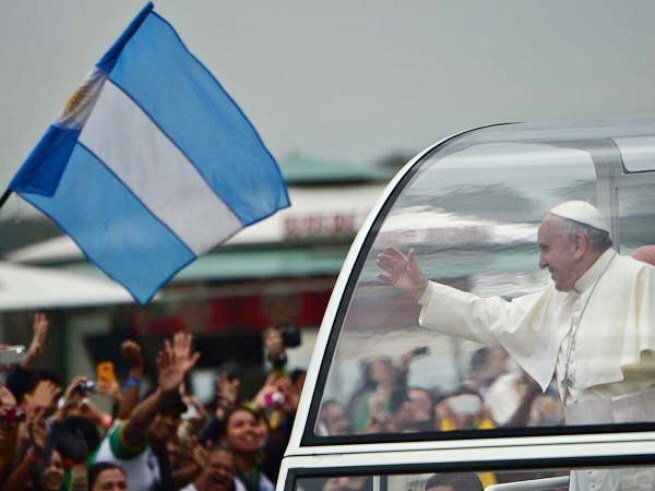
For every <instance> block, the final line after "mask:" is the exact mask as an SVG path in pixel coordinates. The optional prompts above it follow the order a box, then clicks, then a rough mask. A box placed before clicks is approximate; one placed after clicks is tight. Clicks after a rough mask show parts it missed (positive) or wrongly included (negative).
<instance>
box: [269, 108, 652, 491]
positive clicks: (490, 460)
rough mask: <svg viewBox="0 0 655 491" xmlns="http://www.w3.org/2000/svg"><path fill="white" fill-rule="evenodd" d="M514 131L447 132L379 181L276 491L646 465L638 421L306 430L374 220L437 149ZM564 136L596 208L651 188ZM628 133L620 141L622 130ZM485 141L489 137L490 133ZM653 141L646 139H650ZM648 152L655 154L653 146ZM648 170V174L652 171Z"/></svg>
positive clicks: (647, 442) (610, 151)
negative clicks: (585, 161) (347, 481)
mask: <svg viewBox="0 0 655 491" xmlns="http://www.w3.org/2000/svg"><path fill="white" fill-rule="evenodd" d="M628 123H630V124H632V123H634V120H629V121H628ZM638 123H639V124H644V126H645V127H648V128H651V127H652V128H653V130H654V131H653V133H652V134H653V135H655V119H652V120H649V119H644V120H639V121H638ZM608 125H609V126H610V127H616V128H620V127H621V123H620V122H617V121H613V122H610V123H608ZM513 128H516V129H517V130H522V131H526V132H527V133H529V132H530V131H532V127H531V126H530V125H522V124H519V125H516V126H515V125H513V124H512V125H509V126H508V125H504V124H503V125H492V126H487V127H484V128H478V129H475V130H471V131H467V132H463V133H459V134H456V135H454V136H452V137H449V138H447V139H444V140H442V141H440V142H438V143H436V144H434V145H432V146H430V147H429V148H427V149H426V150H424V151H423V152H421V153H419V154H418V155H417V156H416V157H414V158H413V159H412V160H411V161H410V162H408V163H407V164H406V165H405V166H404V167H403V168H402V170H401V171H400V172H398V174H397V175H396V176H395V177H394V178H393V179H392V181H391V182H390V183H389V184H388V186H387V188H386V190H385V192H384V193H383V195H382V196H381V198H380V200H379V201H378V203H377V205H376V206H375V207H374V209H373V210H372V211H371V212H370V214H369V216H368V218H367V219H366V221H365V222H364V224H363V226H362V227H361V229H360V231H359V233H358V234H357V236H356V238H355V240H354V242H353V244H352V246H351V248H350V251H349V253H348V255H347V257H346V259H345V261H344V264H343V267H342V270H341V273H340V275H339V277H338V279H337V282H336V284H335V286H334V290H333V294H332V297H331V299H330V301H329V304H328V307H327V310H326V312H325V315H324V318H323V322H322V325H321V329H320V332H319V335H318V338H317V340H316V345H315V348H314V355H313V357H312V360H311V363H310V366H309V368H308V373H307V379H306V382H305V387H304V389H303V394H302V398H301V403H300V406H299V408H298V412H297V415H296V420H295V426H294V429H293V432H292V435H291V439H290V442H289V445H288V448H287V451H286V454H285V458H284V460H283V463H282V467H281V470H280V477H279V479H278V485H277V489H278V491H282V490H283V489H285V490H287V491H290V490H292V489H295V486H294V483H295V480H296V479H298V478H302V477H304V476H323V477H328V476H337V475H341V474H344V472H347V473H349V474H353V475H357V474H360V475H361V474H373V475H380V474H384V473H393V472H399V473H413V472H423V471H429V472H436V471H439V470H447V471H456V470H477V469H524V468H535V469H537V468H552V467H554V466H555V467H557V466H565V467H569V468H579V467H582V466H616V465H629V466H632V465H639V464H655V425H653V424H646V423H644V424H641V423H640V424H629V425H621V426H607V425H600V426H589V427H574V429H573V430H571V429H570V428H569V427H558V428H536V429H534V428H520V429H513V430H502V431H501V430H499V431H497V432H496V431H490V432H487V433H485V436H484V437H483V438H481V437H480V435H479V432H475V431H473V432H466V433H461V432H457V431H455V432H452V434H449V435H439V438H438V439H433V438H431V435H430V434H427V435H426V434H406V435H402V437H399V436H398V435H395V437H391V438H390V437H389V436H388V435H384V434H381V435H368V436H367V438H366V441H365V442H362V438H361V437H359V436H356V435H346V436H341V437H330V438H323V437H317V436H316V435H315V434H314V433H313V428H314V427H315V426H314V423H315V421H316V418H317V412H318V409H319V405H320V402H321V401H320V397H317V396H316V391H317V390H322V388H323V386H324V385H325V383H326V378H327V376H328V370H329V366H330V362H331V358H332V356H333V355H334V352H335V349H336V343H337V340H338V338H339V335H340V329H341V327H342V324H343V319H344V316H345V312H346V309H347V307H348V301H349V299H350V296H351V295H352V293H353V289H354V288H355V283H356V280H357V276H358V275H359V273H360V271H361V268H362V263H363V261H364V258H365V256H366V254H367V253H368V252H367V251H368V250H369V249H370V247H371V244H372V242H373V240H374V239H375V235H376V234H377V231H378V229H379V226H380V223H381V221H382V220H383V219H384V217H385V215H386V214H387V213H388V211H389V208H390V207H391V206H392V205H393V202H394V199H395V197H396V196H397V195H398V194H399V193H400V192H402V189H403V187H404V186H405V185H406V183H408V182H409V181H410V179H411V178H413V177H414V176H415V174H416V173H417V172H419V171H420V169H419V167H420V166H419V165H418V164H419V163H420V162H423V161H425V160H426V159H427V158H429V157H430V156H431V155H433V154H435V153H436V152H449V151H451V152H452V151H456V148H457V143H458V141H459V140H460V139H461V138H462V137H466V136H467V135H470V134H472V133H477V132H479V131H480V130H488V131H492V132H493V131H495V130H497V129H498V130H499V131H510V132H511V131H512V130H513ZM571 130H572V132H575V133H576V138H575V139H572V140H571V142H570V143H558V144H559V145H562V146H564V147H567V146H569V144H570V145H571V148H576V149H581V148H582V149H584V150H585V151H587V152H589V155H590V156H591V158H592V160H593V163H594V166H595V169H596V173H597V175H598V176H603V179H598V181H597V190H596V193H597V202H598V207H599V209H601V210H605V211H609V210H616V209H617V207H618V200H619V192H620V189H622V188H626V187H629V186H631V185H632V184H633V183H636V182H638V183H639V184H640V185H643V184H644V183H648V184H655V172H652V173H648V172H645V171H629V170H627V169H626V168H625V166H624V165H623V163H622V158H621V153H620V150H619V148H618V146H617V144H616V142H615V141H614V140H612V139H609V138H608V139H606V140H604V141H601V142H600V143H599V141H598V140H593V139H592V138H590V135H588V134H587V133H589V132H586V131H585V126H584V124H583V125H581V126H576V125H573V126H572V127H571ZM627 133H628V135H629V132H627ZM617 134H618V135H619V137H624V136H626V135H624V134H623V133H622V132H621V131H618V132H617ZM640 136H643V135H640ZM490 139H493V134H492V135H491V136H490ZM653 141H654V142H655V138H654V139H653ZM653 149H654V150H653V155H655V146H653ZM608 155H610V157H608ZM653 167H654V168H655V165H654V166H653ZM608 216H609V217H611V220H610V230H611V235H612V237H613V239H614V241H615V243H616V244H617V246H618V245H620V227H619V219H618V216H617V213H615V212H614V213H608ZM376 227H378V229H376ZM362 251H364V252H362ZM353 278H354V280H353ZM375 483H376V484H375ZM374 484H375V485H374V489H375V486H377V489H383V490H384V489H386V486H385V485H384V482H380V480H379V479H378V480H376V481H374ZM490 489H491V488H490ZM493 489H503V488H502V487H498V488H493ZM512 489H514V488H512ZM525 489H536V488H525ZM539 489H541V488H539Z"/></svg>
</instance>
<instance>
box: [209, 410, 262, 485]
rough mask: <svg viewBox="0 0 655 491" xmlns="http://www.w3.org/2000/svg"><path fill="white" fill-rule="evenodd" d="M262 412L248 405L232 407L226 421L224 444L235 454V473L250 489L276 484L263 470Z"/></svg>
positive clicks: (222, 439)
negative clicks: (260, 415) (259, 412)
mask: <svg viewBox="0 0 655 491" xmlns="http://www.w3.org/2000/svg"><path fill="white" fill-rule="evenodd" d="M261 430H262V428H261V420H260V417H259V415H258V414H257V413H256V412H255V411H254V410H252V409H250V408H249V407H245V406H240V407H236V408H234V409H232V410H230V411H229V412H228V413H227V415H226V417H225V420H224V425H223V427H222V432H221V443H222V444H224V445H226V446H227V447H228V448H229V449H230V450H231V451H232V453H233V455H234V464H235V469H236V472H235V474H236V476H237V477H238V478H239V480H240V481H241V482H242V483H243V484H244V486H245V487H246V489H247V491H272V490H273V489H274V488H275V486H274V484H273V482H272V481H271V480H270V478H269V477H268V476H267V475H266V474H264V472H262V469H261V462H262V458H263V451H264V445H265V442H264V441H263V437H265V435H262V431H261Z"/></svg>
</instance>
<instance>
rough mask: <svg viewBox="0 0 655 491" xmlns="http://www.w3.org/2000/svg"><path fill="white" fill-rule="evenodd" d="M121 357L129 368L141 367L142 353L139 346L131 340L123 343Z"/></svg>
mask: <svg viewBox="0 0 655 491" xmlns="http://www.w3.org/2000/svg"><path fill="white" fill-rule="evenodd" d="M121 356H122V357H123V358H125V359H126V360H127V363H128V364H129V366H130V368H136V367H139V368H142V367H143V351H142V350H141V346H139V345H138V344H137V343H136V342H134V341H132V340H129V339H128V340H127V341H123V343H122V344H121Z"/></svg>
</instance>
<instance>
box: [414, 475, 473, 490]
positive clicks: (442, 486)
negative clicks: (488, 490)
mask: <svg viewBox="0 0 655 491" xmlns="http://www.w3.org/2000/svg"><path fill="white" fill-rule="evenodd" d="M482 490H483V487H482V483H481V482H480V480H479V479H478V477H477V476H476V475H475V474H473V473H470V472H457V473H440V474H434V475H432V476H430V478H429V479H428V480H427V482H426V483H425V491H482Z"/></svg>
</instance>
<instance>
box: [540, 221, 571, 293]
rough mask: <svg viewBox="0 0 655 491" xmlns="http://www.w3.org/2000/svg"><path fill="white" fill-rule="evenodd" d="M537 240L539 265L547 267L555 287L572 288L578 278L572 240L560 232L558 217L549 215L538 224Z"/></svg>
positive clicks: (561, 288)
mask: <svg viewBox="0 0 655 491" xmlns="http://www.w3.org/2000/svg"><path fill="white" fill-rule="evenodd" d="M538 240H539V267H540V268H542V269H544V268H548V271H549V272H550V276H551V278H552V279H553V281H554V282H555V288H557V289H558V290H560V291H563V292H567V291H570V290H572V289H573V286H574V285H575V281H576V280H577V278H578V274H577V269H576V262H577V261H576V259H575V255H574V254H575V242H574V240H573V239H572V238H570V237H567V236H565V235H564V234H562V232H561V229H560V227H559V225H558V219H557V218H555V217H553V216H550V215H548V216H546V218H544V219H543V221H542V222H541V225H540V226H539V233H538Z"/></svg>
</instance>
